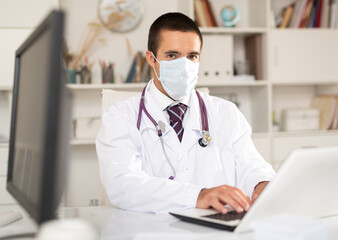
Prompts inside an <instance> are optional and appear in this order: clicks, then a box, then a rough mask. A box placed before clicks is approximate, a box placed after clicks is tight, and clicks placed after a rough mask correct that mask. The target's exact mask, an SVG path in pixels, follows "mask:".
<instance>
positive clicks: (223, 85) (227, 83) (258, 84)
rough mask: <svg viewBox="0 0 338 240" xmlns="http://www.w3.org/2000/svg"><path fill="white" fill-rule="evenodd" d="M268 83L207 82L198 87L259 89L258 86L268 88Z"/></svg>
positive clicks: (199, 84) (261, 81) (198, 84)
mask: <svg viewBox="0 0 338 240" xmlns="http://www.w3.org/2000/svg"><path fill="white" fill-rule="evenodd" d="M267 85H268V82H267V81H263V80H260V81H253V82H222V83H217V82H214V83H213V82H205V83H197V85H196V87H256V86H257V87H258V86H267Z"/></svg>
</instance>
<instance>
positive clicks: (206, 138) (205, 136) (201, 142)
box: [198, 131, 212, 147]
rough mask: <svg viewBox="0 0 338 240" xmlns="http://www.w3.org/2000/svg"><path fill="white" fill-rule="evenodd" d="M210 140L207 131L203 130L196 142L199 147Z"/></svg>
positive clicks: (206, 144) (204, 145)
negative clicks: (201, 135)
mask: <svg viewBox="0 0 338 240" xmlns="http://www.w3.org/2000/svg"><path fill="white" fill-rule="evenodd" d="M211 141H212V137H211V136H210V133H209V132H208V131H203V137H202V138H200V139H199V140H198V143H199V144H200V146H201V147H206V146H208V144H209V143H211Z"/></svg>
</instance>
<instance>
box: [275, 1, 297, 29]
mask: <svg viewBox="0 0 338 240" xmlns="http://www.w3.org/2000/svg"><path fill="white" fill-rule="evenodd" d="M293 9H294V6H293V5H289V6H287V7H286V8H285V10H284V14H283V19H282V22H281V24H280V25H279V28H286V27H288V25H289V23H290V19H291V16H292V13H293Z"/></svg>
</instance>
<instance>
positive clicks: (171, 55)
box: [168, 54, 176, 59]
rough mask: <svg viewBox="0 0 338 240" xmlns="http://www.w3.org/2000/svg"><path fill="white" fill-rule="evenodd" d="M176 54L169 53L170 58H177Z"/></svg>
mask: <svg viewBox="0 0 338 240" xmlns="http://www.w3.org/2000/svg"><path fill="white" fill-rule="evenodd" d="M175 57H176V56H175V54H169V55H168V58H170V59H173V58H175Z"/></svg>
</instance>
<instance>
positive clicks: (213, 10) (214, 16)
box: [207, 0, 222, 27]
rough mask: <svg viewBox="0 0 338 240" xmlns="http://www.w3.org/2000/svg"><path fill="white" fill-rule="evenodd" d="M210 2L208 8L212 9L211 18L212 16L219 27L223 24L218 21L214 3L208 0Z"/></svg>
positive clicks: (215, 25) (215, 24)
mask: <svg viewBox="0 0 338 240" xmlns="http://www.w3.org/2000/svg"><path fill="white" fill-rule="evenodd" d="M207 3H208V8H209V10H210V15H211V18H212V21H213V23H214V27H219V26H222V24H219V22H218V21H217V18H216V15H215V8H214V5H213V3H212V2H211V1H209V0H208V1H207Z"/></svg>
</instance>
